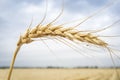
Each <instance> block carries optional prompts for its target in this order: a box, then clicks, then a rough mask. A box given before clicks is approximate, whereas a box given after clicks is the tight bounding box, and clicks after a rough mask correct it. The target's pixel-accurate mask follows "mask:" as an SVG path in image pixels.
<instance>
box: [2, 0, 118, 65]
mask: <svg viewBox="0 0 120 80" xmlns="http://www.w3.org/2000/svg"><path fill="white" fill-rule="evenodd" d="M112 1H114V2H113V4H112V5H111V6H109V7H108V8H106V9H105V10H103V11H101V12H99V13H98V14H97V15H95V16H93V17H92V18H90V19H88V20H87V21H86V22H84V23H83V24H81V25H80V26H79V27H78V28H77V29H78V30H97V29H101V28H104V27H107V26H109V25H111V24H112V23H114V22H115V21H117V20H119V19H120V15H119V14H120V0H64V12H63V14H62V15H61V17H60V18H59V19H58V20H57V21H56V22H55V23H54V24H53V25H58V24H63V23H66V22H70V24H67V25H64V27H70V26H74V25H75V24H77V23H79V22H80V21H81V20H82V19H84V18H85V17H87V16H90V15H92V14H94V13H96V12H97V11H99V10H100V9H102V8H103V7H105V6H106V5H108V4H110V3H111V2H112ZM45 4H46V3H45V0H0V32H1V34H0V67H3V66H9V65H10V62H11V60H12V56H13V52H14V50H15V47H16V43H17V40H18V38H19V36H20V35H21V34H23V33H24V32H25V30H26V29H27V28H28V25H29V24H30V22H31V20H32V18H33V24H32V26H31V27H32V28H33V27H34V26H36V25H37V24H38V23H39V22H40V21H41V19H42V18H43V16H44V14H45ZM47 6H48V8H47V16H46V19H45V21H44V22H43V25H45V24H47V23H49V22H51V21H52V20H54V19H55V18H56V16H57V15H58V14H59V13H60V11H61V8H62V0H48V5H47ZM75 20H78V21H77V22H73V21H75ZM72 22H73V23H72ZM119 25H120V23H117V24H115V25H113V26H112V27H111V28H109V29H107V30H105V31H102V32H100V33H97V34H98V35H103V36H113V35H119V34H120V30H119V28H120V26H119ZM101 39H102V40H105V41H106V42H107V43H108V44H109V47H111V48H114V50H113V52H114V54H115V55H113V57H114V60H115V63H116V65H117V66H120V60H119V59H118V57H117V56H120V52H119V51H116V50H115V49H119V48H120V41H119V40H120V39H119V37H104V38H102V37H101ZM44 42H45V43H46V44H45V43H44ZM44 42H42V41H36V42H33V43H31V44H25V45H23V46H22V48H21V50H20V52H19V53H18V56H17V59H16V63H15V66H29V67H38V66H40V67H46V66H65V67H75V66H112V65H113V64H112V61H111V58H110V55H109V53H108V51H107V50H105V49H103V48H101V47H98V46H94V45H90V44H89V46H86V43H80V44H74V43H72V42H70V41H69V44H70V46H72V48H71V47H68V46H67V45H65V44H64V43H62V42H60V41H57V40H55V39H50V40H45V41H44ZM67 44H68V43H67ZM72 44H74V45H75V46H77V48H76V47H75V46H73V45H72ZM46 45H48V46H49V48H50V49H49V48H48V47H47V46H46ZM73 48H74V49H73ZM76 50H77V51H76ZM82 54H85V55H86V56H85V55H82ZM116 55H117V56H116Z"/></svg>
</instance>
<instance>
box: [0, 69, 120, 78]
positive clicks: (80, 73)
mask: <svg viewBox="0 0 120 80" xmlns="http://www.w3.org/2000/svg"><path fill="white" fill-rule="evenodd" d="M118 71H119V74H120V69H118ZM7 72H8V69H0V80H5V79H6V78H5V76H6V73H7ZM11 80H119V79H117V76H116V74H115V73H114V70H113V69H14V72H13V75H12V77H11Z"/></svg>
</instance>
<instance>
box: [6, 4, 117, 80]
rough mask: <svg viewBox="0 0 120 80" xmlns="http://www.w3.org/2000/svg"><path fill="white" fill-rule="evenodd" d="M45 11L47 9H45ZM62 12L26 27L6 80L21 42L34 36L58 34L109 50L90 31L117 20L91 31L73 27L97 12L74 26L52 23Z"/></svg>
mask: <svg viewBox="0 0 120 80" xmlns="http://www.w3.org/2000/svg"><path fill="white" fill-rule="evenodd" d="M111 4H112V3H110V4H109V5H107V6H106V7H104V8H107V7H108V6H110V5H111ZM104 8H103V9H104ZM103 9H101V10H99V11H98V12H101V11H102V10H103ZM46 11H47V9H46ZM62 12H63V9H62V11H61V13H60V14H59V15H58V17H57V18H56V19H54V20H53V21H52V22H50V23H49V24H48V25H45V26H44V25H41V23H42V22H43V21H44V19H45V17H46V14H45V16H44V18H43V20H42V21H41V22H40V23H39V24H38V25H37V26H36V27H35V28H33V29H30V28H28V29H27V31H26V33H25V34H24V35H21V36H20V38H19V40H18V43H17V47H16V50H15V52H14V56H13V59H12V63H11V65H10V69H9V74H8V77H7V80H10V78H11V74H12V70H13V66H14V62H15V59H16V56H17V53H18V51H19V50H20V48H21V46H22V45H23V44H29V43H31V42H33V41H35V40H34V38H42V37H47V36H52V37H57V36H59V37H62V38H66V39H69V40H71V41H73V42H75V41H76V40H77V41H80V42H86V43H90V44H94V45H97V46H101V47H104V48H107V49H108V51H110V50H109V48H108V47H107V46H108V43H107V42H104V41H103V40H101V39H100V38H99V37H98V36H97V35H93V34H92V33H95V32H99V31H103V30H105V29H107V28H109V27H111V26H113V25H114V24H116V23H118V22H119V21H117V22H115V23H113V24H112V25H110V26H108V27H106V28H104V29H101V30H93V31H92V32H91V31H79V30H77V29H75V28H76V27H77V26H79V25H80V24H82V23H83V22H85V21H86V20H88V19H89V18H91V17H92V16H94V15H96V14H97V13H98V12H97V13H94V14H93V15H90V16H89V17H87V18H85V19H84V20H83V21H82V22H80V23H79V24H77V25H76V26H73V27H69V28H64V26H62V25H58V26H54V25H52V23H53V22H55V21H56V20H57V19H58V18H59V17H60V15H61V14H62ZM110 53H111V52H110ZM113 63H114V61H113Z"/></svg>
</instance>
